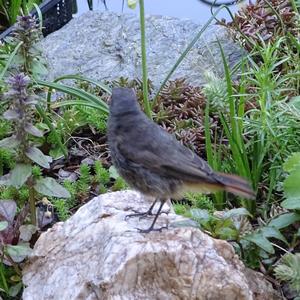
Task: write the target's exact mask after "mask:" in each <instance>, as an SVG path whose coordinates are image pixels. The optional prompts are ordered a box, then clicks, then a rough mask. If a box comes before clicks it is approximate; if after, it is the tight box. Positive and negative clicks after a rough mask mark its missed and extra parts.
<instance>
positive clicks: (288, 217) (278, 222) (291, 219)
mask: <svg viewBox="0 0 300 300" xmlns="http://www.w3.org/2000/svg"><path fill="white" fill-rule="evenodd" d="M298 221H300V214H297V213H286V214H282V215H279V216H278V217H275V218H274V219H272V220H271V221H270V222H269V224H268V226H272V227H276V228H277V229H282V228H285V227H287V226H289V225H291V224H293V223H295V222H298Z"/></svg>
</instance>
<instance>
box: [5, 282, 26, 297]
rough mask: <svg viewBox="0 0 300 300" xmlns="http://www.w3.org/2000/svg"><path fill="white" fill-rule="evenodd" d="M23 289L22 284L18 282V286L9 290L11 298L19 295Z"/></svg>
mask: <svg viewBox="0 0 300 300" xmlns="http://www.w3.org/2000/svg"><path fill="white" fill-rule="evenodd" d="M22 287H23V283H22V282H18V283H17V284H15V285H13V286H11V287H10V288H9V290H8V294H9V296H11V297H16V296H17V295H18V294H19V292H20V291H21V288H22Z"/></svg>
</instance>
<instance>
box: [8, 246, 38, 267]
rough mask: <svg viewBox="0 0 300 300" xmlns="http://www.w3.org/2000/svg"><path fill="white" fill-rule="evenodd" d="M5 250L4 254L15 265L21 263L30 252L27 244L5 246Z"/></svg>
mask: <svg viewBox="0 0 300 300" xmlns="http://www.w3.org/2000/svg"><path fill="white" fill-rule="evenodd" d="M5 248H6V252H7V253H8V254H9V256H10V257H11V258H12V259H13V261H14V262H16V263H19V262H21V261H23V260H24V259H25V258H26V257H27V256H28V255H30V254H31V252H32V249H31V248H30V247H29V243H24V244H19V245H6V247H5Z"/></svg>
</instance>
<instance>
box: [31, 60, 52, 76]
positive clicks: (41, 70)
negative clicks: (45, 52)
mask: <svg viewBox="0 0 300 300" xmlns="http://www.w3.org/2000/svg"><path fill="white" fill-rule="evenodd" d="M31 72H32V73H33V74H38V75H47V74H48V70H47V68H46V67H45V66H44V64H43V63H41V62H40V61H34V62H33V64H32V65H31Z"/></svg>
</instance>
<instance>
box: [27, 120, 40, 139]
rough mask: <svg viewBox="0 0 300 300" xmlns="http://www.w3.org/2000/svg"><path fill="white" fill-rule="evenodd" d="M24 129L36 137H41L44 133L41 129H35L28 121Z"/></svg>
mask: <svg viewBox="0 0 300 300" xmlns="http://www.w3.org/2000/svg"><path fill="white" fill-rule="evenodd" d="M24 129H25V131H26V132H28V133H30V134H32V135H33V136H36V137H42V136H43V135H44V134H43V132H42V131H40V130H39V129H37V128H36V127H35V126H33V125H32V124H30V123H27V124H26V125H25V127H24Z"/></svg>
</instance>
